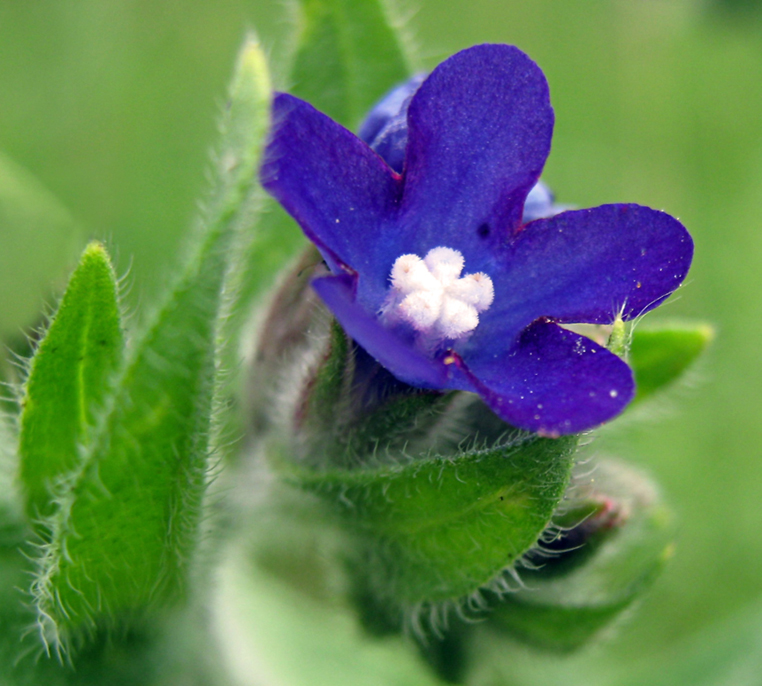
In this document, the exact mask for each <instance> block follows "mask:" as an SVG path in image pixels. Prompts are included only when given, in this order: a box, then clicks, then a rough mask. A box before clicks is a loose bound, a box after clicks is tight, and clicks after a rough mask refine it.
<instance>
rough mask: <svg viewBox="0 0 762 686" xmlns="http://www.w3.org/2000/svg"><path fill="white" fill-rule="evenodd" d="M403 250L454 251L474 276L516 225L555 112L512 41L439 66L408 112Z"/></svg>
mask: <svg viewBox="0 0 762 686" xmlns="http://www.w3.org/2000/svg"><path fill="white" fill-rule="evenodd" d="M408 124H409V141H408V148H407V159H406V165H405V193H404V197H403V208H402V220H401V221H400V223H399V225H398V227H397V228H398V231H399V239H398V245H399V246H400V248H401V249H400V250H399V251H398V254H402V253H404V252H418V253H420V252H426V250H428V249H429V248H433V247H435V246H438V245H444V246H448V247H451V248H455V249H457V250H460V251H461V252H462V253H463V254H464V256H465V258H466V265H467V268H468V269H470V270H473V269H476V270H479V269H481V268H482V262H483V261H484V259H485V256H486V255H487V254H488V252H489V251H490V250H491V249H493V248H494V247H495V246H497V245H499V244H500V243H501V242H503V241H505V240H506V238H507V237H508V236H509V235H510V233H511V231H512V230H513V229H514V228H516V227H517V226H518V224H519V222H520V221H521V214H522V208H523V205H524V199H525V198H526V196H527V194H528V193H529V191H530V189H531V188H532V186H534V184H535V183H536V182H537V179H538V178H539V176H540V172H541V171H542V167H543V165H544V163H545V159H546V158H547V156H548V153H549V151H550V139H551V136H552V133H553V110H552V109H551V106H550V99H549V94H548V85H547V82H546V81H545V77H544V75H543V73H542V71H541V70H540V68H539V67H538V66H537V65H536V64H535V63H534V62H533V61H532V60H531V59H529V57H527V56H526V55H525V54H524V53H523V52H521V51H520V50H518V49H517V48H515V47H512V46H508V45H478V46H476V47H473V48H469V49H468V50H463V51H462V52H459V53H458V54H456V55H455V56H453V57H451V58H450V59H448V60H446V61H445V62H443V63H442V64H440V65H439V66H438V67H437V68H436V69H435V70H434V71H433V72H432V74H431V75H430V76H429V78H428V79H426V81H424V83H423V85H421V87H420V88H419V89H418V91H417V92H416V94H415V95H414V96H413V100H412V102H411V103H410V108H409V111H408Z"/></svg>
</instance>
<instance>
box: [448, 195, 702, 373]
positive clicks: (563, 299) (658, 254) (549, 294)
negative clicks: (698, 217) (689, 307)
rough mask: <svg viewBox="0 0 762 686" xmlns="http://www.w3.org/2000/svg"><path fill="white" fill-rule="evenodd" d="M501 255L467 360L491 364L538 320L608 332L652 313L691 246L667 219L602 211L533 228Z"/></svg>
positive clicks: (624, 208)
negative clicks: (604, 327)
mask: <svg viewBox="0 0 762 686" xmlns="http://www.w3.org/2000/svg"><path fill="white" fill-rule="evenodd" d="M501 252H502V255H500V258H499V259H500V262H501V265H504V266H503V267H502V268H501V266H500V265H496V266H495V268H494V271H493V272H489V271H488V272H487V273H488V274H490V276H491V277H492V280H493V282H494V285H495V301H494V303H493V305H492V307H491V308H490V309H489V310H487V311H486V312H485V313H484V314H483V315H482V316H481V319H482V321H481V323H480V324H479V326H478V327H477V328H476V330H475V331H474V335H473V336H472V337H471V339H470V340H469V341H468V342H467V343H466V345H465V346H464V347H463V349H462V350H460V352H461V354H463V356H464V357H466V358H468V356H469V354H470V351H473V354H474V355H477V356H485V357H487V358H489V357H490V356H491V355H493V354H494V353H495V352H496V351H499V350H500V349H504V348H505V346H506V342H505V341H506V337H507V338H508V339H509V340H511V339H513V338H515V336H517V335H518V333H519V331H521V330H522V329H524V327H526V326H528V325H529V324H530V323H531V322H533V321H535V320H536V319H538V318H540V317H544V318H547V319H552V320H554V321H558V322H564V323H579V322H586V323H589V324H609V323H611V322H612V321H614V319H615V318H616V315H617V314H620V313H621V314H622V315H623V316H624V318H625V319H632V318H633V317H637V316H639V315H641V314H643V313H644V312H647V311H649V310H651V309H653V308H654V307H656V306H657V305H659V304H660V303H661V302H662V301H663V300H664V299H665V298H667V297H668V296H669V295H670V294H671V293H672V292H673V291H674V290H675V289H676V288H677V287H678V286H679V285H680V284H681V283H682V281H683V279H684V278H685V275H686V274H687V272H688V268H689V267H690V263H691V258H692V255H693V241H692V240H691V237H690V235H689V234H688V232H687V231H686V230H685V227H683V225H682V224H681V223H680V222H679V221H677V220H676V219H674V218H673V217H670V216H669V215H668V214H665V213H664V212H659V211H657V210H652V209H650V208H648V207H642V206H640V205H602V206H601V207H595V208H592V209H589V210H576V211H572V212H563V213H561V214H559V215H556V216H554V217H550V218H548V219H539V220H537V221H534V222H531V223H530V224H527V225H526V226H525V227H524V229H523V230H522V232H521V233H520V234H519V235H518V236H517V237H516V239H515V240H514V241H513V242H512V243H511V244H510V245H508V246H506V248H505V249H504V250H503V251H501ZM467 351H468V352H467ZM467 362H468V364H471V359H470V358H468V359H467Z"/></svg>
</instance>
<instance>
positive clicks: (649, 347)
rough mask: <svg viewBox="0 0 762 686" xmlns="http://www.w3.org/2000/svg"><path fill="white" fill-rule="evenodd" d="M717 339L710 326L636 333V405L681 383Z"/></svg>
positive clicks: (632, 362)
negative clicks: (693, 364) (692, 365)
mask: <svg viewBox="0 0 762 686" xmlns="http://www.w3.org/2000/svg"><path fill="white" fill-rule="evenodd" d="M713 338H714V329H712V327H711V326H708V325H707V324H694V325H682V326H665V327H661V328H658V329H657V328H651V329H649V328H637V329H635V331H634V333H633V336H632V343H631V347H630V359H629V362H630V365H631V366H632V368H633V370H634V372H635V383H636V384H637V394H636V396H635V400H634V402H636V403H637V402H640V401H642V400H645V399H646V398H648V397H649V396H651V395H653V394H654V393H656V392H657V391H660V390H662V389H663V388H666V387H667V386H669V385H670V384H671V383H673V382H674V381H676V380H677V379H679V378H680V376H682V374H683V373H684V372H685V371H686V369H688V367H689V366H690V365H691V364H692V363H693V362H694V361H695V360H696V359H697V358H698V357H699V355H701V353H702V352H704V350H705V349H706V348H707V346H708V345H709V344H710V343H711V342H712V339H713Z"/></svg>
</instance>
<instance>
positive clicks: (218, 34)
mask: <svg viewBox="0 0 762 686" xmlns="http://www.w3.org/2000/svg"><path fill="white" fill-rule="evenodd" d="M402 10H403V11H402V16H403V17H405V18H406V25H407V28H408V30H409V32H410V34H411V35H412V37H413V38H414V41H415V44H416V45H417V47H418V55H419V57H420V64H421V66H422V67H425V68H431V67H432V66H434V65H435V64H436V63H437V62H439V61H440V60H441V59H442V58H444V57H446V56H448V55H450V54H452V53H453V52H455V51H457V50H458V49H460V48H463V47H466V46H469V45H472V44H475V43H480V42H490V41H492V42H507V43H514V44H516V45H518V46H519V47H521V48H522V49H523V50H525V51H526V52H528V53H529V54H530V55H531V56H532V57H533V58H534V59H535V60H536V61H537V62H538V63H539V64H540V66H541V67H542V68H543V70H544V71H545V73H546V75H547V77H548V79H549V81H550V86H551V95H552V100H553V104H554V107H555V111H556V120H557V125H556V133H555V138H554V145H553V152H552V154H551V157H550V160H549V162H548V166H547V169H546V173H545V179H546V181H548V182H549V184H550V185H551V186H552V187H553V188H554V190H555V191H556V193H557V195H558V198H559V200H560V201H561V202H564V203H573V204H577V205H580V206H592V205H598V204H601V203H605V202H639V203H643V204H646V205H650V206H653V207H656V208H660V209H665V210H667V211H668V212H670V213H671V214H674V215H676V216H677V217H679V218H680V219H681V220H682V221H683V222H684V223H685V224H686V225H687V227H688V228H689V229H690V231H691V232H692V233H693V235H694V237H695V240H696V246H697V249H696V259H695V263H694V267H693V269H692V271H691V274H690V276H689V279H688V283H687V286H686V287H685V288H684V289H682V290H681V291H680V293H679V294H678V296H677V297H675V298H673V300H672V301H671V302H670V303H669V304H668V305H666V306H665V307H662V308H661V309H660V310H659V311H658V312H656V313H655V314H653V315H651V319H670V318H681V317H692V318H698V319H702V320H706V321H709V322H712V323H714V324H715V325H716V327H717V329H718V338H717V341H716V343H715V345H714V347H713V349H712V350H711V352H710V354H709V355H708V357H707V359H706V360H705V361H704V363H703V364H702V365H701V366H700V368H699V369H698V370H696V371H695V372H694V375H693V383H692V384H691V385H692V387H689V388H686V389H682V390H680V391H678V392H673V393H672V395H671V397H669V398H667V399H665V400H664V401H663V402H662V404H661V405H660V406H659V408H658V410H659V412H658V417H656V414H655V415H654V416H655V417H656V421H654V422H651V423H642V422H638V421H634V420H632V421H627V422H625V424H626V426H625V427H624V429H623V430H619V431H618V432H617V434H616V435H613V434H612V435H610V436H605V437H604V438H603V439H602V440H600V441H599V442H598V444H596V446H594V449H595V450H597V451H599V452H606V453H612V452H613V453H615V454H617V455H620V456H622V457H625V458H627V459H628V460H630V461H631V462H633V463H635V464H639V465H641V466H644V467H645V468H646V469H647V470H648V471H650V473H651V474H652V475H653V476H654V477H655V478H656V480H657V481H658V482H659V483H660V484H661V485H662V487H663V490H664V493H665V495H666V498H667V500H668V501H669V502H671V504H672V505H673V508H674V510H675V512H676V513H677V518H678V522H679V529H678V541H677V543H678V545H677V551H676V555H675V557H674V560H673V562H672V563H671V565H670V566H669V567H668V569H667V572H666V573H665V574H664V576H663V577H662V578H661V579H660V580H659V582H658V583H657V585H656V587H655V589H654V590H653V592H651V593H650V594H649V596H648V598H647V599H646V600H645V601H644V602H643V604H642V606H641V607H640V608H639V610H638V612H637V613H636V614H634V615H633V616H632V618H630V620H629V621H628V622H626V623H625V624H624V625H623V626H621V627H620V628H619V629H618V630H617V632H616V634H615V635H614V636H613V637H611V638H610V639H609V641H608V642H607V643H605V644H603V645H600V646H598V647H596V648H594V649H592V650H588V651H585V652H584V653H582V654H581V655H579V656H575V657H573V658H568V659H557V658H553V659H551V658H546V657H543V658H542V659H541V660H538V659H536V658H534V657H532V655H531V654H530V653H529V652H523V651H522V652H521V653H520V654H521V657H520V658H517V657H516V656H513V657H512V658H511V659H512V660H514V665H515V669H516V670H517V671H519V672H522V673H526V675H527V678H528V679H532V680H534V679H535V678H537V679H539V676H538V674H539V672H540V671H541V672H542V673H543V674H545V675H546V678H548V679H549V680H550V681H551V682H552V681H553V679H554V678H555V677H554V676H553V675H554V674H558V673H559V670H563V671H564V673H565V675H566V677H565V678H566V679H567V680H568V683H573V682H574V681H575V677H574V675H575V674H576V675H578V676H579V679H580V680H584V681H585V682H586V683H599V682H598V681H595V680H593V679H590V678H586V676H585V675H588V674H589V670H590V669H591V667H592V666H593V665H595V667H596V674H599V675H601V676H599V677H598V678H599V679H600V683H605V682H606V677H605V675H606V674H607V673H609V672H611V671H621V670H623V669H624V670H627V669H629V665H630V664H634V663H636V662H639V661H641V662H642V661H644V660H647V661H648V662H649V663H650V664H651V665H658V664H660V663H661V662H664V663H665V664H666V663H669V662H670V661H671V660H672V657H673V655H674V652H675V651H676V650H678V646H679V645H680V644H681V643H682V642H683V641H685V640H686V638H687V637H689V636H690V635H691V634H693V633H694V632H697V631H700V630H702V629H705V627H709V626H711V625H712V623H713V622H715V621H716V620H722V619H723V618H725V617H727V616H729V615H731V614H733V613H735V612H737V611H739V610H741V609H742V608H743V607H745V606H749V605H752V604H755V603H756V601H757V599H758V597H760V596H761V595H762V534H760V532H761V531H762V497H761V493H762V460H760V459H759V458H760V449H759V447H758V446H759V445H760V419H759V417H760V416H762V355H761V354H760V343H759V341H760V339H761V337H762V12H759V11H758V10H757V7H756V3H749V2H746V3H743V2H726V3H711V2H699V1H698V0H619V1H615V0H564V2H560V1H559V0H533V1H531V2H527V1H525V0H469V1H465V0H416V1H415V2H413V1H412V0H411V1H410V2H408V3H407V5H406V6H405V7H403V8H402ZM248 28H256V30H257V31H258V33H259V35H260V37H261V38H262V40H263V42H264V43H265V45H267V46H268V48H269V52H270V55H271V57H272V60H273V62H274V63H277V62H278V61H279V60H280V59H281V57H282V55H283V53H284V50H285V48H286V44H287V43H286V36H287V34H288V31H289V28H290V26H289V23H288V12H287V10H286V6H285V5H284V3H283V2H281V0H248V1H247V0H216V2H213V3H203V2H190V1H189V0H132V1H129V2H128V1H126V0H109V1H107V2H104V1H103V0H77V1H76V2H74V1H65V0H64V1H62V0H34V1H33V2H21V1H16V0H0V151H2V152H4V153H6V154H7V155H8V156H9V157H10V158H11V159H12V160H14V161H15V163H17V164H18V165H21V166H22V167H24V168H26V170H27V171H28V172H29V173H30V174H31V175H33V176H34V177H36V179H37V181H38V182H39V183H41V184H42V186H44V187H45V188H47V191H49V193H51V194H52V195H53V196H55V197H56V198H57V199H58V201H59V202H60V204H61V207H60V208H56V212H57V213H58V214H56V216H58V217H66V221H64V220H63V219H61V222H60V223H59V224H57V225H56V226H57V227H58V228H57V229H56V231H59V233H58V234H56V236H47V235H41V234H36V233H34V231H30V234H29V236H28V241H27V240H18V239H17V238H18V237H17V236H14V235H11V232H10V231H9V230H8V229H7V228H6V227H4V226H0V297H2V298H3V299H4V301H5V302H3V304H2V308H3V309H4V310H6V311H8V312H12V313H13V314H12V315H7V316H6V319H0V330H4V331H5V332H8V331H10V332H12V333H14V332H18V331H20V329H21V326H22V325H28V324H32V323H34V320H35V317H34V312H35V311H36V309H37V307H38V306H39V304H40V303H41V302H42V300H41V299H42V298H43V297H45V298H47V301H48V302H50V301H51V292H50V291H48V290H46V289H47V288H48V286H49V284H51V283H56V282H58V283H60V279H61V278H62V277H63V276H64V275H65V274H66V269H67V266H68V264H69V260H70V258H71V256H72V251H71V250H70V249H69V247H68V243H67V240H66V239H68V237H72V236H73V237H74V238H73V240H74V241H75V242H77V243H78V244H79V245H82V244H83V241H84V238H85V237H90V236H96V237H101V238H104V239H106V241H107V242H108V244H109V246H110V248H111V250H112V252H113V254H114V255H115V256H116V260H117V266H118V270H119V272H120V273H121V274H127V273H129V276H128V283H129V285H130V287H131V289H130V295H129V299H128V302H129V303H130V307H131V309H132V311H133V312H135V313H137V314H136V316H138V317H139V316H140V312H141V311H142V310H141V309H140V308H141V304H144V303H146V302H147V301H148V300H150V298H151V296H152V295H153V294H155V293H156V291H157V289H158V288H160V287H161V285H162V283H163V282H164V279H165V275H166V274H168V272H169V269H168V267H169V265H171V264H173V263H174V262H175V261H176V259H177V257H176V255H177V251H178V248H179V246H180V245H181V239H182V236H183V233H184V232H185V231H186V229H187V228H188V227H189V225H190V222H191V219H192V217H193V215H194V212H195V200H196V198H197V197H198V196H199V195H200V193H201V191H202V190H203V188H204V169H205V162H206V159H207V154H208V150H209V148H210V146H211V144H212V143H213V142H214V140H215V119H216V114H217V112H218V109H219V106H220V103H221V101H222V98H223V95H224V92H225V91H224V89H225V86H226V83H227V80H228V75H229V73H230V69H231V65H232V63H233V59H234V56H235V54H236V51H237V49H238V47H239V44H240V41H241V39H242V37H243V35H244V31H245V30H246V29H248ZM276 71H277V66H276ZM285 85H287V84H283V83H281V86H285ZM8 164H10V163H8ZM0 171H2V165H0ZM1 179H2V174H0V180H1ZM30 183H32V182H31V181H30ZM37 191H38V192H39V193H41V194H44V193H45V192H44V191H43V190H42V189H41V188H39V187H37ZM2 192H6V191H2V189H0V193H2ZM45 197H46V202H47V201H50V202H52V199H51V198H49V197H48V196H47V195H46V196H45ZM41 202H42V201H41ZM43 204H44V203H43ZM61 227H64V228H61ZM35 230H36V229H35ZM46 251H47V252H46ZM51 251H52V252H53V253H54V254H55V256H56V258H55V259H54V260H52V261H51V260H50V259H48V258H49V255H48V253H50V252H51ZM45 260H48V261H45ZM40 263H43V264H44V268H40V267H39V264H40ZM3 265H4V266H3ZM36 265H37V266H36ZM30 294H31V295H30ZM27 301H28V304H25V305H23V307H22V306H20V305H19V306H17V303H21V302H23V303H27ZM143 309H145V307H143ZM705 630H707V631H711V629H705ZM538 670H539V671H538Z"/></svg>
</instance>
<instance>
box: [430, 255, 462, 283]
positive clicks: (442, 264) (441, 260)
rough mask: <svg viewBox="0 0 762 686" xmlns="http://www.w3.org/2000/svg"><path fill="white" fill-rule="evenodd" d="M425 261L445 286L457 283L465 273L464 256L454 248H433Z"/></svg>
mask: <svg viewBox="0 0 762 686" xmlns="http://www.w3.org/2000/svg"><path fill="white" fill-rule="evenodd" d="M423 261H424V262H425V263H426V266H427V267H428V268H429V270H430V271H431V273H432V274H433V275H434V276H436V277H437V279H439V281H440V283H441V284H442V285H443V286H447V285H448V284H450V283H452V282H453V281H455V280H456V279H457V278H458V277H459V276H460V273H461V272H462V271H463V255H462V254H461V253H460V252H459V251H457V250H453V249H452V248H444V247H441V246H440V247H439V248H433V249H432V250H429V252H428V253H427V254H426V257H425V258H424V259H423Z"/></svg>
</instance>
